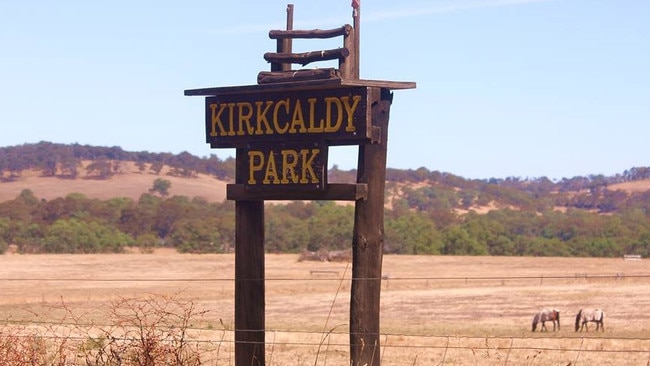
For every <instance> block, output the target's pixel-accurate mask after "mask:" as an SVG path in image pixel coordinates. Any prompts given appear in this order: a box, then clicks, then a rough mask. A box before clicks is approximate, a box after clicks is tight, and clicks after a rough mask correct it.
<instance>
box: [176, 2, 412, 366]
mask: <svg viewBox="0 0 650 366" xmlns="http://www.w3.org/2000/svg"><path fill="white" fill-rule="evenodd" d="M352 4H353V8H354V12H353V17H354V25H355V26H354V27H351V26H350V25H344V26H342V27H340V28H335V29H330V30H309V31H301V30H293V29H292V28H293V6H292V5H289V6H288V7H287V30H283V31H281V30H272V31H270V32H269V37H270V38H272V39H277V50H278V52H276V53H266V54H265V55H264V58H265V59H266V60H267V61H269V62H270V63H271V71H270V72H260V73H259V74H258V84H257V85H245V86H235V87H216V88H205V89H191V90H185V95H189V96H205V97H206V98H205V100H206V102H205V127H206V142H207V143H209V144H210V146H211V147H213V148H235V149H236V154H237V155H236V172H235V183H234V184H228V185H227V187H226V190H227V191H226V198H227V199H229V200H235V365H236V366H251V365H255V366H257V365H264V364H265V352H264V348H265V342H264V340H265V309H264V303H265V283H264V281H265V279H264V201H265V200H337V201H355V215H354V232H353V234H352V261H353V263H352V286H351V294H350V360H351V364H352V365H355V366H356V365H372V366H378V365H379V364H380V357H379V356H380V353H379V351H380V342H379V341H380V339H379V334H380V328H379V305H380V292H381V267H382V255H383V252H382V248H383V242H384V189H385V180H386V153H387V143H388V120H389V114H390V105H391V103H392V97H393V95H392V93H391V90H394V89H412V88H415V83H413V82H395V81H378V80H361V79H359V64H358V61H359V52H358V51H359V46H358V44H359V11H360V9H359V2H358V1H353V2H352ZM355 4H356V5H355ZM340 36H342V37H343V40H344V42H343V43H344V44H343V46H344V47H342V48H338V49H333V50H322V51H314V52H306V53H291V48H292V44H291V41H292V40H293V39H296V38H332V37H340ZM332 59H338V60H339V68H338V69H301V70H292V69H291V64H302V65H305V64H308V63H310V62H314V61H323V60H332ZM336 145H359V160H358V176H357V182H356V183H354V184H334V183H330V182H328V180H327V158H328V148H329V146H336Z"/></svg>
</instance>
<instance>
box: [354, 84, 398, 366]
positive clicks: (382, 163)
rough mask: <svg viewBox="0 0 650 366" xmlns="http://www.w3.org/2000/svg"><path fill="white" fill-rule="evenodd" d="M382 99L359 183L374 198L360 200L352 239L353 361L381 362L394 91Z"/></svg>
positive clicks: (362, 154)
mask: <svg viewBox="0 0 650 366" xmlns="http://www.w3.org/2000/svg"><path fill="white" fill-rule="evenodd" d="M373 91H374V92H376V94H377V96H376V98H373V100H377V101H378V103H375V104H374V106H373V108H372V125H373V126H374V127H378V128H380V129H381V132H382V133H381V138H380V141H379V142H378V143H375V144H367V145H362V146H359V168H358V172H357V182H358V183H365V184H367V185H368V198H367V199H366V200H363V201H361V200H359V201H356V204H355V211H354V233H353V238H352V286H351V289H350V292H351V294H350V359H351V363H350V364H351V365H369V366H379V365H380V359H381V353H380V338H379V308H380V293H381V277H382V276H381V270H382V268H381V267H382V257H383V246H384V190H385V185H386V152H387V143H388V136H387V135H388V119H389V113H390V105H391V102H392V94H391V93H390V92H389V91H388V90H387V89H382V90H380V89H373Z"/></svg>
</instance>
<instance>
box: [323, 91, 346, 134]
mask: <svg viewBox="0 0 650 366" xmlns="http://www.w3.org/2000/svg"><path fill="white" fill-rule="evenodd" d="M325 106H326V107H325V108H326V109H325V132H336V131H338V130H339V129H340V128H341V122H343V106H342V104H341V101H340V100H339V98H336V97H327V98H325ZM334 107H336V122H334V123H333V122H332V108H334Z"/></svg>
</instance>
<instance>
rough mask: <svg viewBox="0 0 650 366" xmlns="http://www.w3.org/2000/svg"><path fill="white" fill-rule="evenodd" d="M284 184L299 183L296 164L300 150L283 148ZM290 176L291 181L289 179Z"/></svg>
mask: <svg viewBox="0 0 650 366" xmlns="http://www.w3.org/2000/svg"><path fill="white" fill-rule="evenodd" d="M281 153H282V180H281V182H282V184H289V183H298V176H297V175H296V166H297V165H298V152H297V151H296V150H282V151H281ZM289 177H290V178H291V181H289Z"/></svg>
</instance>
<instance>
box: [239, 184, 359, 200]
mask: <svg viewBox="0 0 650 366" xmlns="http://www.w3.org/2000/svg"><path fill="white" fill-rule="evenodd" d="M367 193H368V192H367V185H366V184H345V183H330V184H328V185H327V187H326V188H325V190H322V191H320V190H318V191H296V190H288V189H287V190H282V189H278V190H274V191H273V192H267V191H255V190H250V189H247V188H246V186H245V185H244V184H228V185H226V199H228V200H237V201H239V200H250V201H258V200H259V201H264V200H269V201H285V200H304V201H358V200H364V199H366V197H367Z"/></svg>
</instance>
